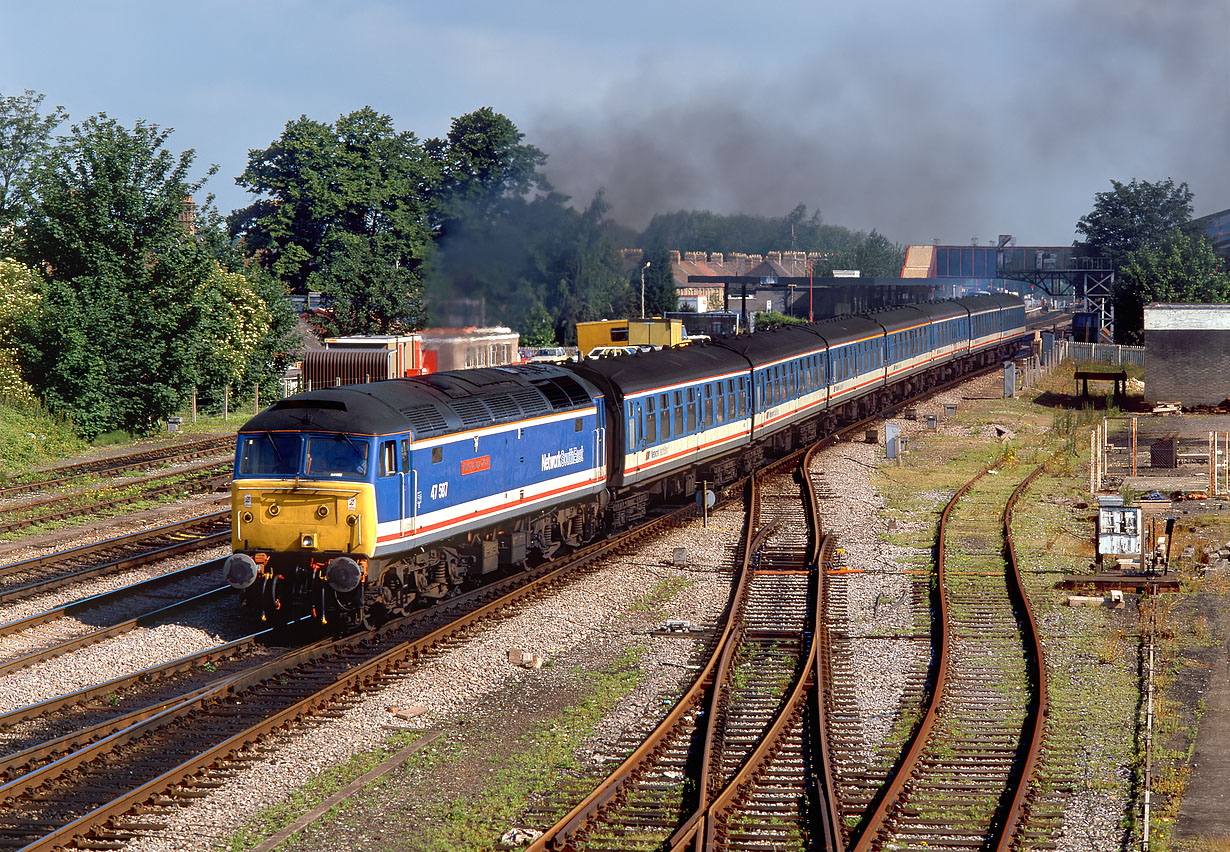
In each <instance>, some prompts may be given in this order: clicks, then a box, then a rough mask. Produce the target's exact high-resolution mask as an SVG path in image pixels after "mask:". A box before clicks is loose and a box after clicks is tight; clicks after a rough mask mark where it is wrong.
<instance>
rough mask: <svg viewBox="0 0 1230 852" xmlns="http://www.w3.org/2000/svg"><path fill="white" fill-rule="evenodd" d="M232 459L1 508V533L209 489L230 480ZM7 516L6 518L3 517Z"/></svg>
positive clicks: (211, 489)
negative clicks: (122, 485)
mask: <svg viewBox="0 0 1230 852" xmlns="http://www.w3.org/2000/svg"><path fill="white" fill-rule="evenodd" d="M230 479H231V465H230V462H208V463H206V464H201V465H195V466H193V467H190V468H186V469H184V470H179V471H173V472H170V473H164V474H160V475H158V476H150V477H146V478H145V479H144V480H143V481H141V482H139V483H132V484H130V485H128V486H125V487H121V488H104V489H102V490H100V491H99V492H97V493H96V494H83V493H81V492H70V493H67V494H61V495H58V496H55V497H48V498H45V499H42V500H36V501H30V502H23V503H15V504H11V505H9V506H6V507H4V508H3V509H0V535H9V534H12V533H14V532H18V531H21V530H27V529H30V528H32V527H37V526H40V525H43V524H48V523H53V522H55V521H63V520H67V519H70V518H80V517H84V516H89V515H97V514H99V513H100V512H103V511H105V510H108V509H114V508H117V507H121V506H127V505H130V504H132V503H137V502H140V501H143V500H150V499H153V498H156V497H162V496H165V495H168V494H182V493H184V492H210V491H214V490H216V489H218V488H219V487H221V486H223V485H225V484H226V483H228V482H230ZM5 517H7V518H8V519H7V520H3V519H4V518H5Z"/></svg>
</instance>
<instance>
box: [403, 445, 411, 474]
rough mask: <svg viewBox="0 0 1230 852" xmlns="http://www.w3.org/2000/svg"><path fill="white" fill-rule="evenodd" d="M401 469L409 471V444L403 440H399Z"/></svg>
mask: <svg viewBox="0 0 1230 852" xmlns="http://www.w3.org/2000/svg"><path fill="white" fill-rule="evenodd" d="M401 469H402V470H404V471H406V472H409V470H410V442H409V441H407V440H406V439H405V438H402V439H401Z"/></svg>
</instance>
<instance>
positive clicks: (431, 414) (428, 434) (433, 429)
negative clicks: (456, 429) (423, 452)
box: [401, 405, 448, 440]
mask: <svg viewBox="0 0 1230 852" xmlns="http://www.w3.org/2000/svg"><path fill="white" fill-rule="evenodd" d="M401 413H402V414H404V415H406V419H407V420H409V421H410V429H411V431H412V432H413V433H414V437H415V439H416V440H418V439H421V438H434V437H435V436H437V435H443V434H444V433H445V432H447V431H448V421H446V420H445V419H444V415H443V414H441V413H440V411H439V410H438V409H437V408H436V407H435V406H434V405H416V406H414V407H413V408H403V409H402V412H401Z"/></svg>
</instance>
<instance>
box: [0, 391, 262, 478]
mask: <svg viewBox="0 0 1230 852" xmlns="http://www.w3.org/2000/svg"><path fill="white" fill-rule="evenodd" d="M270 401H272V400H270ZM181 416H182V417H183V423H182V424H181V429H180V432H181V434H184V435H187V436H193V435H205V434H208V433H216V432H220V431H228V430H234V429H238V428H239V427H240V426H242V425H243V424H244V423H245V422H246V421H247V420H248V418H249V417H251V416H252V411H251V406H250V405H249V406H248V407H246V408H245V409H243V410H242V411H232V412H231V414H230V416H229V417H228V418H226V419H225V420H224V419H223V418H222V416H221V415H207V414H204V413H201V414H199V415H198V417H197V420H196V422H195V423H194V422H193V421H192V415H191V412H184V413H183V414H182V415H181ZM168 435H169V433H167V432H158V433H155V434H153V435H150V436H147V437H145V438H140V437H138V436H135V435H133V434H131V433H129V432H124V431H115V432H107V433H105V434H103V435H99V436H98V437H97V438H95V439H94V440H93V441H92V442H87V441H83V440H82V439H81V438H79V437H77V434H76V432H74V431H73V426H72V423H70V422H69V421H67V420H65V419H63V418H60V417H56V416H55V415H53V414H51V413H50V412H48V411H47V410H46V409H44V408H42V407H41V406H37V405H36V406H26V407H19V406H14V405H11V404H8V403H5V402H0V486H2V485H4V484H5V483H6V482H8V481H10V478H12V477H17V476H20V475H22V474H24V473H25V472H26V471H28V470H29V468H31V467H39V466H44V465H51V464H55V463H56V462H57V461H59V460H61V459H65V458H68V457H70V456H75V455H81V454H83V453H87V452H89V451H90V449H91V448H92V447H93V448H97V447H109V446H120V445H124V444H134V445H136V444H140V443H142V442H150V441H153V440H157V439H165V438H167V437H168Z"/></svg>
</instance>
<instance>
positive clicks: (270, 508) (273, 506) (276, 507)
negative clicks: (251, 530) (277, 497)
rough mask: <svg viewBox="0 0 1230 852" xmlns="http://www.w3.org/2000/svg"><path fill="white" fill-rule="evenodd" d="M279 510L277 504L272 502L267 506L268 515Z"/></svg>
mask: <svg viewBox="0 0 1230 852" xmlns="http://www.w3.org/2000/svg"><path fill="white" fill-rule="evenodd" d="M279 511H281V510H280V509H278V504H277V503H274V504H273V505H272V506H270V507H269V516H270V517H274V516H275V515H277V513H278V512H279Z"/></svg>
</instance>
